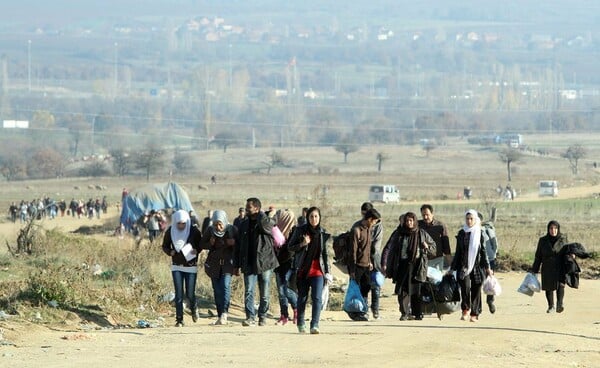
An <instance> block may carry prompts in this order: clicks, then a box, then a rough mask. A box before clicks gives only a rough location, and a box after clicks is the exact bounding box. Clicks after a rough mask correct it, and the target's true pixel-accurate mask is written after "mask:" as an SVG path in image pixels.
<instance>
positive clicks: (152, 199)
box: [121, 182, 194, 229]
mask: <svg viewBox="0 0 600 368" xmlns="http://www.w3.org/2000/svg"><path fill="white" fill-rule="evenodd" d="M122 206H123V209H122V210H121V223H122V224H123V225H124V226H125V228H127V229H130V228H131V226H132V225H133V224H134V223H135V222H136V221H137V220H138V219H139V218H140V217H141V216H142V215H143V214H144V213H146V212H150V211H151V210H155V211H158V210H162V209H166V208H172V209H173V210H186V211H193V210H194V209H193V208H192V203H191V202H190V199H189V197H188V195H187V193H186V192H185V190H184V189H183V188H182V187H181V186H180V185H179V184H177V183H173V182H169V183H166V184H165V183H163V184H151V185H147V186H145V187H142V188H140V189H139V190H137V191H135V192H131V193H128V194H127V195H125V196H124V197H123V198H122Z"/></svg>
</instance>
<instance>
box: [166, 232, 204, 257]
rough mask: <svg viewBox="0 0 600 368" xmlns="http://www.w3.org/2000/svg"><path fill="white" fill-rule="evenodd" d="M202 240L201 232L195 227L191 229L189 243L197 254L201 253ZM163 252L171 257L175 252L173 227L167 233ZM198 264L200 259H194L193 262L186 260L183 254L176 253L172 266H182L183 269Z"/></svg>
mask: <svg viewBox="0 0 600 368" xmlns="http://www.w3.org/2000/svg"><path fill="white" fill-rule="evenodd" d="M201 238H202V234H200V230H198V229H197V228H195V227H193V226H192V227H190V235H188V238H187V242H188V243H190V244H191V245H192V248H194V249H195V250H196V252H197V253H200V251H201V249H200V240H201ZM162 250H163V252H165V254H167V255H171V251H173V250H175V247H174V246H173V241H172V240H171V227H170V226H169V228H168V229H167V231H165V236H164V237H163V245H162ZM197 262H198V257H197V256H196V257H194V258H192V259H191V260H189V261H188V260H186V259H185V256H184V255H183V253H181V252H175V254H174V255H173V256H171V264H172V265H174V266H182V267H196V265H197Z"/></svg>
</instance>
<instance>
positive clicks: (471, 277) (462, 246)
mask: <svg viewBox="0 0 600 368" xmlns="http://www.w3.org/2000/svg"><path fill="white" fill-rule="evenodd" d="M483 244H484V238H483V234H482V231H481V220H480V219H479V216H478V214H477V211H475V210H468V211H467V212H466V213H465V225H464V226H463V228H462V229H461V230H460V231H459V232H458V235H456V253H455V254H454V259H453V260H452V264H451V265H450V270H449V272H452V271H456V279H457V280H458V284H459V285H460V299H461V302H460V307H461V309H462V316H461V318H460V319H462V320H463V321H464V320H466V319H467V316H468V315H469V312H470V315H471V316H470V319H469V320H470V321H471V322H476V321H477V320H478V319H479V314H480V313H481V285H482V284H483V280H484V279H485V276H486V275H492V274H493V271H492V269H491V268H490V264H489V262H488V259H487V255H486V252H485V247H484V246H483Z"/></svg>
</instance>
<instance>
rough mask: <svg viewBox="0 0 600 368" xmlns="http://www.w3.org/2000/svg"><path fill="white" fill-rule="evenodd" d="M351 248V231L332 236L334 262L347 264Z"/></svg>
mask: <svg viewBox="0 0 600 368" xmlns="http://www.w3.org/2000/svg"><path fill="white" fill-rule="evenodd" d="M351 249H352V231H346V232H343V233H341V234H340V235H338V236H335V237H334V238H333V259H334V260H335V262H336V264H338V265H342V266H347V265H348V261H349V259H350V250H351Z"/></svg>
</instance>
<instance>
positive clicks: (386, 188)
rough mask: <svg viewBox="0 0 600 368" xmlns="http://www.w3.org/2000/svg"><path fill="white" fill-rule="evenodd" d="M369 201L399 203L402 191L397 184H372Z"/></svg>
mask: <svg viewBox="0 0 600 368" xmlns="http://www.w3.org/2000/svg"><path fill="white" fill-rule="evenodd" d="M369 202H383V203H389V202H393V203H398V202H400V192H399V191H398V188H396V186H395V185H384V184H378V185H371V188H369Z"/></svg>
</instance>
